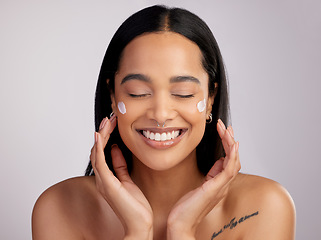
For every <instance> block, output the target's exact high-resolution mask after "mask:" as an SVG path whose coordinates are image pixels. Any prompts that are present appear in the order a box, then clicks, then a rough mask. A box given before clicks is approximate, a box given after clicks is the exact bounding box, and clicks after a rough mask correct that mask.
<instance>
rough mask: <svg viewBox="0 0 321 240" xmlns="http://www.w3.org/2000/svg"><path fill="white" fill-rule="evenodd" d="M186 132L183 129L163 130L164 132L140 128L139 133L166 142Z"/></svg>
mask: <svg viewBox="0 0 321 240" xmlns="http://www.w3.org/2000/svg"><path fill="white" fill-rule="evenodd" d="M183 132H184V130H183V129H179V130H172V131H166V130H165V131H163V132H154V131H150V130H140V131H139V133H140V134H142V135H143V136H144V137H145V138H147V139H150V140H153V141H157V142H165V141H169V140H173V139H176V138H178V137H179V136H180V135H182V133H183Z"/></svg>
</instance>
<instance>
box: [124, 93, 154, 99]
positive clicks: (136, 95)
mask: <svg viewBox="0 0 321 240" xmlns="http://www.w3.org/2000/svg"><path fill="white" fill-rule="evenodd" d="M149 95H150V94H148V93H146V94H132V93H129V96H131V97H133V98H142V97H146V96H149Z"/></svg>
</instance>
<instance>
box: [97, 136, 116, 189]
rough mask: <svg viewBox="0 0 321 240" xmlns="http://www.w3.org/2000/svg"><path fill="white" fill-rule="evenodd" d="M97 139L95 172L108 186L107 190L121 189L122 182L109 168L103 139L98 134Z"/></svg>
mask: <svg viewBox="0 0 321 240" xmlns="http://www.w3.org/2000/svg"><path fill="white" fill-rule="evenodd" d="M96 139H97V142H96V144H95V159H94V162H95V166H94V171H95V173H97V174H98V176H99V177H100V179H101V181H102V182H103V183H104V185H106V186H107V188H109V187H110V188H112V187H119V184H120V182H119V181H118V179H117V178H116V177H115V176H114V174H113V173H112V172H111V171H110V169H109V168H108V166H107V163H106V159H105V154H104V147H105V146H104V145H105V144H104V143H103V140H102V137H101V135H100V134H99V133H96ZM114 184H116V185H114Z"/></svg>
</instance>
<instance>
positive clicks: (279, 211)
mask: <svg viewBox="0 0 321 240" xmlns="http://www.w3.org/2000/svg"><path fill="white" fill-rule="evenodd" d="M257 194H258V198H259V200H260V201H259V205H260V207H259V217H258V218H257V221H256V223H255V224H254V225H252V227H251V229H249V231H247V233H246V237H245V239H261V240H271V239H273V240H293V239H295V207H294V203H293V200H292V198H291V196H290V195H289V193H288V192H287V191H286V190H285V189H284V188H283V187H282V186H281V185H279V184H278V183H275V182H269V183H268V184H265V186H263V187H262V188H261V189H260V190H259V191H258V193H257ZM257 200H258V199H257Z"/></svg>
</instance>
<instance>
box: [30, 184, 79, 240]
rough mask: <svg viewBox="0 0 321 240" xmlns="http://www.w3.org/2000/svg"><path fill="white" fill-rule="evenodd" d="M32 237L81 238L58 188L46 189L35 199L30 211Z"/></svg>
mask: <svg viewBox="0 0 321 240" xmlns="http://www.w3.org/2000/svg"><path fill="white" fill-rule="evenodd" d="M32 238H33V240H51V239H52V240H53V239H70V240H73V239H82V238H81V236H79V231H77V229H76V227H75V226H74V223H73V219H72V214H71V209H70V208H69V207H68V205H67V204H66V202H65V201H64V198H63V197H62V196H61V191H60V190H59V189H57V188H51V189H48V190H46V191H45V192H44V193H43V194H42V195H41V196H40V197H39V199H38V200H37V202H36V204H35V206H34V209H33V213H32Z"/></svg>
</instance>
